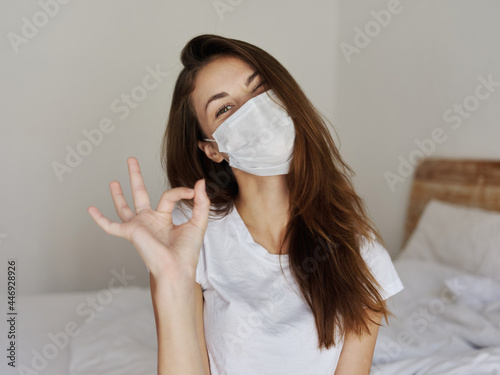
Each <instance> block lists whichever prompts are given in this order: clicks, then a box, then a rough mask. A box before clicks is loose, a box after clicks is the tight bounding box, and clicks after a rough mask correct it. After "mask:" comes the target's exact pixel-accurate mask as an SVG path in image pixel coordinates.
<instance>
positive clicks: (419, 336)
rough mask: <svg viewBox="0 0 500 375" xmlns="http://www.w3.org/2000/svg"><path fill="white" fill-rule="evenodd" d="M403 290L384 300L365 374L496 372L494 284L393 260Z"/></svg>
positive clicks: (498, 344) (499, 331)
mask: <svg viewBox="0 0 500 375" xmlns="http://www.w3.org/2000/svg"><path fill="white" fill-rule="evenodd" d="M394 265H395V267H396V270H397V271H398V274H399V276H400V278H401V280H402V282H403V284H404V286H405V289H404V290H403V291H402V292H400V293H398V294H397V295H395V296H393V297H392V298H391V299H390V300H389V307H390V309H391V311H392V312H393V313H394V314H395V315H396V318H392V317H391V318H389V326H384V327H381V329H380V331H379V337H378V340H377V344H376V348H375V353H374V360H373V366H372V372H371V374H377V375H378V374H384V375H386V374H387V375H390V374H398V375H406V374H415V375H416V374H426V375H438V374H439V375H448V374H449V375H452V374H453V375H460V374H463V375H465V374H467V375H469V374H470V375H472V374H473V375H481V374H500V284H499V283H498V282H496V281H494V280H492V279H489V278H486V277H483V276H476V275H472V274H468V273H465V272H463V271H460V270H458V269H455V268H452V267H449V266H445V265H440V264H437V263H430V262H426V261H420V260H406V259H405V260H403V259H400V260H397V261H395V262H394Z"/></svg>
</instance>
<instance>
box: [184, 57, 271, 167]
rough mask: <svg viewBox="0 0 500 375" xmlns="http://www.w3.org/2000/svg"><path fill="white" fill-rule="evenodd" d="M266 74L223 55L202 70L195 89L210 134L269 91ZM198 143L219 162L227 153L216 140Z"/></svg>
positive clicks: (193, 97) (198, 114)
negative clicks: (264, 80)
mask: <svg viewBox="0 0 500 375" xmlns="http://www.w3.org/2000/svg"><path fill="white" fill-rule="evenodd" d="M262 83H263V82H262V77H260V75H259V74H257V72H256V71H255V69H253V68H252V67H251V66H250V65H248V64H247V63H245V62H244V61H242V60H240V59H239V58H236V57H231V56H221V57H218V58H217V59H215V60H214V61H212V62H210V63H209V64H208V65H206V66H205V67H204V68H203V69H201V70H200V71H199V72H198V75H197V77H196V79H195V84H194V90H193V92H192V93H191V100H192V103H193V107H194V110H195V112H196V117H197V118H198V122H199V124H200V126H201V128H202V130H203V131H204V132H205V134H206V135H207V138H210V139H213V137H212V133H213V132H214V131H215V130H216V129H217V128H218V127H219V125H220V124H222V123H223V122H224V121H225V120H226V119H227V118H229V116H231V115H232V114H233V113H234V112H235V111H237V110H238V109H239V108H240V107H241V106H242V105H243V104H245V103H246V102H247V100H248V99H251V98H253V97H254V96H257V95H259V94H262V93H263V92H265V91H266V87H265V85H264V84H262ZM198 147H200V149H201V150H203V151H204V152H205V154H207V156H208V157H209V158H210V159H212V160H213V161H215V162H217V163H219V162H221V161H222V160H223V159H224V158H225V159H226V160H228V156H227V154H226V153H219V151H218V148H217V144H216V143H215V142H203V141H199V142H198Z"/></svg>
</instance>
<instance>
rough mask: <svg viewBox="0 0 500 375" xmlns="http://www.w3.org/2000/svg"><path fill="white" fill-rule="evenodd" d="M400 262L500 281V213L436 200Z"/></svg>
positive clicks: (425, 214)
mask: <svg viewBox="0 0 500 375" xmlns="http://www.w3.org/2000/svg"><path fill="white" fill-rule="evenodd" d="M399 258H401V259H420V260H424V261H429V262H438V263H442V264H446V265H450V266H452V267H456V268H458V269H461V270H463V271H466V272H471V273H475V274H478V275H483V276H487V277H492V278H494V279H497V280H500V272H499V271H500V213H499V212H495V211H486V210H482V209H479V208H472V207H467V206H461V205H456V204H451V203H446V202H442V201H439V200H435V199H432V200H430V201H429V202H428V203H427V205H426V206H425V209H424V212H423V213H422V216H421V217H420V220H419V222H418V224H417V227H416V228H415V231H414V232H413V234H412V235H411V237H410V238H409V240H408V243H407V244H406V246H405V247H404V249H403V250H402V252H401V254H400V255H399Z"/></svg>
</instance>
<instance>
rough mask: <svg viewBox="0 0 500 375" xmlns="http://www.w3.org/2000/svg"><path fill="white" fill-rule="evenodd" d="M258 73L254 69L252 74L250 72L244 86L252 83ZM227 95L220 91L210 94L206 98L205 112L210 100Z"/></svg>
mask: <svg viewBox="0 0 500 375" xmlns="http://www.w3.org/2000/svg"><path fill="white" fill-rule="evenodd" d="M258 74H259V72H258V71H255V72H253V73H252V74H250V75H249V76H248V78H247V81H246V82H245V85H246V86H248V85H250V84H251V83H252V81H253V80H254V79H255V77H257V75H258ZM228 95H229V94H228V93H227V92H220V93H218V94H215V95H212V96H211V97H210V99H208V101H207V104H206V105H205V113H206V112H207V108H208V105H209V104H210V103H211V102H212V101H214V100H217V99H221V98H223V97H225V96H228Z"/></svg>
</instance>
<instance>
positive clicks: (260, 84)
mask: <svg viewBox="0 0 500 375" xmlns="http://www.w3.org/2000/svg"><path fill="white" fill-rule="evenodd" d="M263 84H264V81H262V82H261V83H259V84H258V85H257V87H256V88H254V89H253V91H252V94H253V93H254V92H255V91H257V89H258V88H259V87H260V86H262V85H263Z"/></svg>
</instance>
